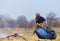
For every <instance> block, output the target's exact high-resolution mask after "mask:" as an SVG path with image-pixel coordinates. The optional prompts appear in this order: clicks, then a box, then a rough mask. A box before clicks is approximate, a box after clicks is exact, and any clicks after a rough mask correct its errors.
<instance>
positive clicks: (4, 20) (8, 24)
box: [0, 12, 60, 28]
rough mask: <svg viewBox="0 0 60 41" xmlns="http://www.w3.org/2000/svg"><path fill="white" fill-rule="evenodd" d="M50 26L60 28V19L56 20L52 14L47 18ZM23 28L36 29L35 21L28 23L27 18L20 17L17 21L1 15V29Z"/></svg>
mask: <svg viewBox="0 0 60 41" xmlns="http://www.w3.org/2000/svg"><path fill="white" fill-rule="evenodd" d="M46 20H47V21H48V25H49V26H53V27H60V18H56V14H55V13H53V12H50V13H48V14H47V16H46ZM17 25H18V26H20V27H22V28H33V27H36V23H35V20H33V19H32V20H31V21H28V20H27V18H26V17H25V16H19V17H18V18H17V19H16V20H15V19H13V18H10V17H6V16H3V15H0V28H13V27H16V26H17Z"/></svg>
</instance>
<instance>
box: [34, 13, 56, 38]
mask: <svg viewBox="0 0 60 41" xmlns="http://www.w3.org/2000/svg"><path fill="white" fill-rule="evenodd" d="M35 20H36V24H37V26H36V29H35V31H34V33H36V34H37V35H38V37H39V38H43V39H55V38H56V34H55V31H53V30H51V29H49V27H48V24H47V21H46V20H45V18H43V17H42V16H41V15H40V13H36V18H35Z"/></svg>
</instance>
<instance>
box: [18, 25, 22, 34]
mask: <svg viewBox="0 0 60 41" xmlns="http://www.w3.org/2000/svg"><path fill="white" fill-rule="evenodd" d="M18 33H19V34H21V33H22V28H21V27H20V26H18Z"/></svg>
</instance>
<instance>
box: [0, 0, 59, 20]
mask: <svg viewBox="0 0 60 41" xmlns="http://www.w3.org/2000/svg"><path fill="white" fill-rule="evenodd" d="M36 12H40V13H41V15H42V16H43V17H46V16H47V14H48V13H49V12H54V13H56V14H57V17H59V16H60V0H0V15H1V14H2V15H9V16H10V17H12V18H14V19H16V18H17V17H18V16H22V15H24V16H26V17H27V19H29V20H31V19H34V18H35V13H36Z"/></svg>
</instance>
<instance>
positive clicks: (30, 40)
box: [0, 31, 60, 41]
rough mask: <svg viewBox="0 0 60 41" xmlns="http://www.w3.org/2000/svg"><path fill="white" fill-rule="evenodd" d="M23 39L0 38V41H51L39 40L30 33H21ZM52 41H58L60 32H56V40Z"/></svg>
mask: <svg viewBox="0 0 60 41" xmlns="http://www.w3.org/2000/svg"><path fill="white" fill-rule="evenodd" d="M23 34H24V35H23V36H24V38H0V41H51V40H47V39H46V40H44V39H39V38H38V37H37V35H36V34H34V35H32V34H31V32H28V33H23ZM52 41H60V32H59V31H57V38H56V39H55V40H52Z"/></svg>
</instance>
